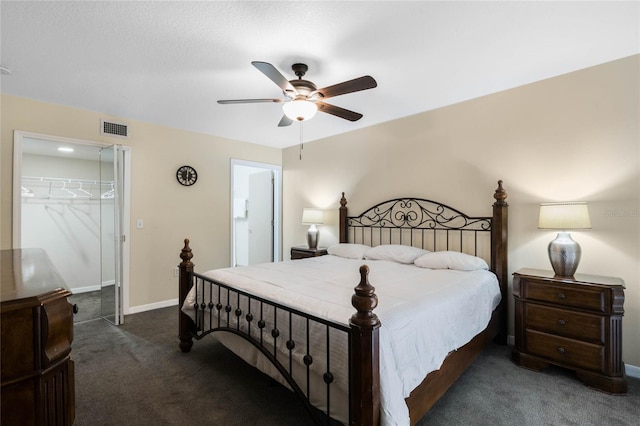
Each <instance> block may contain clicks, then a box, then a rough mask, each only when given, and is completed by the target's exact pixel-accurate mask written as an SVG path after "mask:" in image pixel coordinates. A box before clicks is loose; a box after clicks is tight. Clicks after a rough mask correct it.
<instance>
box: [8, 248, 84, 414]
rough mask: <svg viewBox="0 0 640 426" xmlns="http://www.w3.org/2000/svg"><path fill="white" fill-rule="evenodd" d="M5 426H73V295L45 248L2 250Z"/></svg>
mask: <svg viewBox="0 0 640 426" xmlns="http://www.w3.org/2000/svg"><path fill="white" fill-rule="evenodd" d="M1 253H2V259H1V266H2V283H1V284H2V285H1V292H0V301H1V310H0V323H1V325H0V327H1V335H0V338H1V342H0V344H1V346H0V352H1V359H0V363H1V367H0V369H1V380H2V389H1V390H0V400H1V406H0V410H1V412H2V414H1V415H0V418H1V422H2V426H5V425H6V426H9V425H21V426H30V425H71V424H73V421H74V418H75V389H74V372H73V368H74V366H73V361H72V360H71V357H70V353H71V342H72V341H73V308H72V306H71V305H70V304H69V302H68V301H67V296H69V295H70V294H71V293H70V292H69V291H68V290H67V289H66V288H65V285H64V283H63V281H62V279H61V278H60V276H59V275H58V273H57V272H56V270H55V269H54V268H53V266H52V265H51V263H50V261H49V258H48V256H47V255H46V253H45V252H44V250H41V249H21V250H1Z"/></svg>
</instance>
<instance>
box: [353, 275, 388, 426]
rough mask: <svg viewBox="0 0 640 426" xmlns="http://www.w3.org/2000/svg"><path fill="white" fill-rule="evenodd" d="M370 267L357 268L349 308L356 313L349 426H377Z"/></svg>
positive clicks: (374, 317)
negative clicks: (352, 308)
mask: <svg viewBox="0 0 640 426" xmlns="http://www.w3.org/2000/svg"><path fill="white" fill-rule="evenodd" d="M368 274H369V267H368V266H367V265H362V266H361V267H360V283H359V284H358V286H357V287H356V288H355V289H354V290H355V294H354V295H353V296H352V297H351V304H352V305H353V307H354V308H356V310H357V312H356V313H355V314H353V315H352V316H351V319H350V320H349V325H350V326H351V350H350V351H349V352H350V356H351V359H350V365H351V366H352V367H351V369H350V372H351V375H350V377H349V389H350V399H351V400H350V402H349V403H350V406H351V419H350V423H351V425H361V426H365V425H378V424H380V359H379V353H380V349H379V346H380V344H379V340H378V331H379V330H378V329H379V328H380V320H379V319H378V317H377V315H376V314H375V313H374V312H373V309H374V308H375V307H376V306H377V305H378V296H376V294H375V288H374V287H373V286H372V285H371V284H369V280H368V278H367V276H368Z"/></svg>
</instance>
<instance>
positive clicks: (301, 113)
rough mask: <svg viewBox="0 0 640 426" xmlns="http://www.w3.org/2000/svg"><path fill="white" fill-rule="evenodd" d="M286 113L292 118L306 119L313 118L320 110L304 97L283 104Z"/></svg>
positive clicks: (296, 119)
mask: <svg viewBox="0 0 640 426" xmlns="http://www.w3.org/2000/svg"><path fill="white" fill-rule="evenodd" d="M282 110H283V111H284V114H285V115H286V116H287V117H289V118H290V119H292V120H295V121H304V120H308V119H310V118H312V117H313V116H314V115H316V112H318V107H317V106H316V104H314V103H313V102H310V101H307V100H304V99H294V100H292V101H290V102H287V103H285V104H284V105H283V106H282Z"/></svg>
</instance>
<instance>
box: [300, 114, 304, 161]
mask: <svg viewBox="0 0 640 426" xmlns="http://www.w3.org/2000/svg"><path fill="white" fill-rule="evenodd" d="M302 123H303V122H302V121H301V122H300V160H302V148H303V145H304V144H303V141H304V139H303V132H302V126H303V124H302Z"/></svg>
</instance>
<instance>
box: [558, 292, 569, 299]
mask: <svg viewBox="0 0 640 426" xmlns="http://www.w3.org/2000/svg"><path fill="white" fill-rule="evenodd" d="M566 298H567V296H565V295H564V293H558V299H562V300H564V299H566Z"/></svg>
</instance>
